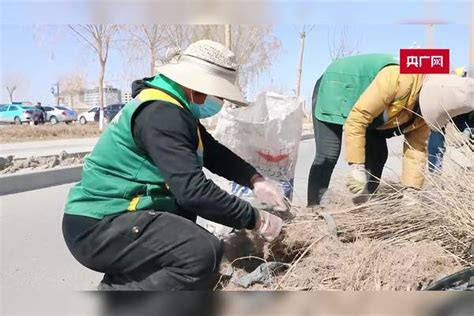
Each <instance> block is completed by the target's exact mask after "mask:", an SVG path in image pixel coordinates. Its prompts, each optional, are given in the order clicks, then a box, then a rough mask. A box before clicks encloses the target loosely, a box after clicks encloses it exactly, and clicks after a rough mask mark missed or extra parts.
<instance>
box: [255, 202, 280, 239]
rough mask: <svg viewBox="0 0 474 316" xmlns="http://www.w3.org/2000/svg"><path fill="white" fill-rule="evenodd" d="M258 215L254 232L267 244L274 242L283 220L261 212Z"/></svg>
mask: <svg viewBox="0 0 474 316" xmlns="http://www.w3.org/2000/svg"><path fill="white" fill-rule="evenodd" d="M258 215H259V216H258V219H257V220H256V225H255V231H256V232H257V233H258V234H259V235H260V236H262V237H263V239H265V240H266V241H268V242H271V241H273V240H275V238H277V237H278V235H280V232H281V228H282V226H283V220H282V219H281V218H279V217H278V216H275V215H273V214H271V213H268V212H266V211H263V210H259V211H258Z"/></svg>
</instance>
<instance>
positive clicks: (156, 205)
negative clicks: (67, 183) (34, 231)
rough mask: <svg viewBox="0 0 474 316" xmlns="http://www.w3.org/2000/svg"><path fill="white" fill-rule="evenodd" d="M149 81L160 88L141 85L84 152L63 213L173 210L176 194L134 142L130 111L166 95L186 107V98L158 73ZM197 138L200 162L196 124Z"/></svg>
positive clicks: (199, 152)
mask: <svg viewBox="0 0 474 316" xmlns="http://www.w3.org/2000/svg"><path fill="white" fill-rule="evenodd" d="M150 84H153V85H157V87H158V88H160V89H161V90H163V91H161V90H158V89H152V88H150V89H145V90H142V91H141V92H140V93H139V94H138V95H137V97H136V98H134V99H133V100H131V101H130V102H128V103H127V104H126V105H125V106H124V108H123V109H122V110H121V111H120V112H119V113H118V114H117V115H116V116H115V117H114V119H113V120H112V121H111V122H110V124H109V126H108V127H107V130H106V131H105V132H104V133H103V134H102V135H101V137H100V138H99V141H98V142H97V144H96V146H95V147H94V149H93V151H92V152H91V153H90V154H89V155H88V156H87V157H86V159H85V161H84V166H83V170H82V178H81V181H80V182H79V183H77V184H76V185H75V186H74V187H72V188H71V189H70V191H69V196H68V199H67V203H66V207H65V213H67V214H73V215H82V216H88V217H93V218H97V219H102V218H104V217H105V216H107V215H111V214H116V213H121V212H126V211H137V210H150V209H155V210H161V211H167V212H175V211H176V210H177V204H176V199H175V198H174V196H173V194H172V193H171V192H170V190H169V187H168V186H167V184H166V183H165V180H164V179H163V177H162V175H161V172H160V170H159V169H158V168H157V167H156V166H155V165H154V163H153V161H152V160H151V158H150V157H148V155H147V154H146V153H144V152H143V151H142V150H141V149H140V148H138V146H137V145H136V144H135V141H134V139H133V133H132V118H133V114H134V113H135V111H136V110H137V109H138V108H140V106H141V105H142V104H144V103H145V102H149V101H158V100H159V101H165V102H169V103H173V104H175V105H176V106H179V107H183V105H182V104H184V105H185V106H186V107H189V104H188V103H187V101H186V99H185V98H184V94H183V92H182V90H181V88H179V87H177V86H176V85H173V84H174V83H173V82H172V81H170V80H169V79H167V78H165V77H162V76H157V77H155V79H154V80H153V81H151V82H150ZM170 84H171V86H170ZM165 89H166V90H165ZM164 91H170V93H169V94H168V93H166V92H164ZM171 95H173V97H172V96H171ZM176 96H177V97H176ZM177 99H179V100H180V101H181V103H180V102H179V101H177ZM198 138H199V145H198V149H197V159H198V160H199V162H200V163H201V165H202V161H203V160H202V153H203V144H202V141H201V137H200V134H199V129H198Z"/></svg>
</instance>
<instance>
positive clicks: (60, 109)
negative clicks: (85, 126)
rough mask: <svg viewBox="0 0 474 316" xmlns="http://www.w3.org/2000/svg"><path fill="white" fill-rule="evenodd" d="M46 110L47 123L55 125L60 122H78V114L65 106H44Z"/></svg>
mask: <svg viewBox="0 0 474 316" xmlns="http://www.w3.org/2000/svg"><path fill="white" fill-rule="evenodd" d="M43 108H44V109H45V110H46V121H47V122H51V124H53V125H55V124H57V123H59V122H65V123H66V124H69V123H71V122H73V121H76V120H77V112H76V111H74V110H71V109H68V108H66V107H64V106H43Z"/></svg>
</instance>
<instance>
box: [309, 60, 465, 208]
mask: <svg viewBox="0 0 474 316" xmlns="http://www.w3.org/2000/svg"><path fill="white" fill-rule="evenodd" d="M473 92H474V91H473V80H472V79H470V78H460V77H457V76H455V75H426V76H423V75H418V74H400V67H399V65H398V62H397V61H396V60H394V59H393V58H392V57H391V56H389V55H383V54H372V55H359V56H352V57H346V58H342V59H339V60H337V61H334V62H333V63H332V64H331V65H329V66H328V68H327V69H326V71H325V72H324V74H323V75H322V77H321V78H320V79H319V80H318V81H317V82H316V85H315V87H314V92H313V100H312V102H313V124H314V133H315V141H316V157H315V159H314V162H313V165H312V166H311V170H310V174H309V182H308V205H309V206H312V205H319V204H320V201H321V198H322V197H323V195H324V193H325V192H326V190H327V188H328V186H329V181H330V179H331V175H332V172H333V169H334V167H335V165H336V162H337V160H338V158H339V154H340V150H341V143H342V134H343V130H344V145H345V150H346V160H347V162H348V163H349V165H350V166H351V170H350V173H349V177H348V182H347V185H348V187H349V189H350V191H351V192H352V193H354V194H355V195H354V198H353V201H354V202H355V203H362V202H365V201H366V200H367V199H368V198H369V197H370V196H371V194H373V193H374V192H375V191H376V189H377V187H378V186H379V182H380V178H381V176H382V171H383V168H384V165H385V162H386V161H387V157H388V149H387V141H386V139H387V138H390V137H392V136H397V135H401V134H403V135H404V136H405V142H404V145H403V167H402V175H401V182H402V184H403V185H404V186H405V187H407V188H413V189H419V188H421V187H422V185H423V181H424V169H425V166H426V159H427V158H426V157H427V154H426V150H427V148H426V147H427V146H426V141H427V138H428V135H429V133H430V127H431V128H433V129H439V128H440V127H442V126H444V125H446V123H447V122H448V120H449V118H450V117H454V116H456V115H459V114H463V113H467V112H469V111H472V110H473V107H474V102H473V98H474V95H473ZM427 123H428V124H427Z"/></svg>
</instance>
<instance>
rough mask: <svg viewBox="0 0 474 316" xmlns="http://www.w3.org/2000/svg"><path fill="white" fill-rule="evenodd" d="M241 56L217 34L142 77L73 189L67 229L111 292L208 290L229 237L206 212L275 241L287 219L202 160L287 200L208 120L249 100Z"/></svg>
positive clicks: (266, 196) (70, 241) (265, 196)
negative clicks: (243, 195)
mask: <svg viewBox="0 0 474 316" xmlns="http://www.w3.org/2000/svg"><path fill="white" fill-rule="evenodd" d="M236 68H237V65H236V64H235V55H234V54H233V53H232V52H231V51H230V50H228V49H227V48H225V47H224V46H223V45H221V44H219V43H215V42H212V41H208V40H203V41H198V42H196V43H194V44H191V45H190V46H189V47H188V48H187V49H186V50H185V51H184V52H183V54H182V55H179V56H177V57H176V58H175V59H174V60H173V61H172V62H170V63H169V64H165V65H163V66H160V67H159V68H158V73H159V74H158V75H157V76H155V77H152V78H145V79H143V80H139V81H135V82H134V84H133V97H134V99H133V100H132V101H130V102H128V103H127V104H126V105H125V107H124V108H123V109H122V110H121V112H119V113H118V114H117V116H116V117H115V118H114V119H113V120H112V121H111V123H110V125H109V127H108V128H107V130H106V131H105V132H104V133H103V134H102V135H101V137H100V139H99V141H98V142H97V144H96V146H95V148H94V150H93V151H92V153H91V154H90V155H89V156H88V157H87V158H86V160H85V162H84V168H83V171H82V179H81V181H80V182H79V183H78V184H77V185H75V186H74V187H73V188H71V190H70V192H69V197H68V201H67V204H66V207H65V214H64V218H63V235H64V238H65V241H66V244H67V246H68V248H69V250H70V251H71V253H72V254H73V256H74V257H75V258H76V259H77V260H78V261H79V262H80V263H81V264H83V265H84V266H86V267H88V268H90V269H92V270H95V271H99V272H102V273H105V276H104V278H103V280H102V282H101V283H100V285H99V289H103V290H115V289H117V290H181V289H203V288H204V289H205V288H208V286H209V284H208V283H209V282H208V281H209V279H210V278H211V277H212V275H213V274H214V273H215V272H216V271H217V270H218V267H219V263H220V260H221V257H222V246H221V242H220V241H219V240H218V239H217V238H216V237H214V236H213V235H212V234H210V233H208V232H207V231H206V230H204V229H203V228H201V227H200V226H198V225H197V224H195V220H196V217H197V216H201V217H203V218H206V219H209V220H212V221H215V222H217V223H221V224H224V225H227V226H231V227H234V228H237V229H253V230H256V231H257V232H258V233H259V234H260V235H261V236H262V237H263V238H264V239H266V240H267V241H271V240H273V239H274V238H275V237H277V235H278V234H279V232H280V229H281V225H282V222H281V219H280V218H279V217H276V216H274V215H272V214H270V213H267V212H265V211H263V210H257V209H255V208H254V207H252V206H251V205H250V204H249V203H248V202H246V201H243V200H241V199H239V198H237V197H235V196H231V195H229V194H227V193H226V192H225V191H223V190H221V189H220V188H219V187H218V186H217V185H216V184H214V183H213V182H212V181H211V180H208V179H206V177H205V175H204V173H203V171H202V167H203V166H204V167H206V168H208V169H209V170H210V171H211V172H214V173H216V174H218V175H221V176H223V177H226V178H227V179H229V180H233V181H235V182H237V183H239V184H241V185H244V186H248V187H250V188H252V189H253V191H254V194H255V196H256V198H258V199H260V200H262V201H264V202H267V203H270V204H273V205H275V206H280V207H284V206H285V205H284V201H283V194H282V190H281V189H280V188H279V187H278V186H277V185H276V184H274V182H272V181H270V180H267V179H265V178H264V177H263V176H261V175H260V174H259V173H258V172H257V171H256V170H255V168H254V167H252V166H251V165H249V164H248V163H246V162H245V161H244V160H242V159H241V158H239V157H238V156H237V155H235V154H234V153H233V152H232V151H230V150H229V149H227V148H226V147H224V146H223V145H221V144H219V143H218V142H217V141H216V140H215V139H214V138H213V137H212V136H211V135H210V134H209V133H208V132H207V131H206V130H205V128H204V127H203V126H202V125H201V124H200V123H199V119H200V118H205V117H210V116H212V115H214V114H216V113H217V112H218V111H219V110H220V109H221V107H222V105H223V100H228V101H230V102H232V103H234V104H237V105H242V106H243V105H245V104H246V103H245V99H244V97H243V96H242V94H241V92H240V90H239V89H238V88H237V86H236V85H235V82H236Z"/></svg>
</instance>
